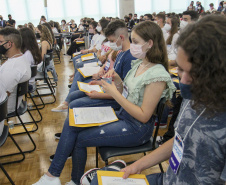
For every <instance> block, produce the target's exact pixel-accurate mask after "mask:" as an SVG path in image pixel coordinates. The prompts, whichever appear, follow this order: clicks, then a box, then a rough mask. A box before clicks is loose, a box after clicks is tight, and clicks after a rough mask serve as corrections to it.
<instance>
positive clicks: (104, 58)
mask: <svg viewBox="0 0 226 185" xmlns="http://www.w3.org/2000/svg"><path fill="white" fill-rule="evenodd" d="M106 59H107V57H106V55H102V56H99V60H100V61H101V62H102V63H104V62H105V61H106Z"/></svg>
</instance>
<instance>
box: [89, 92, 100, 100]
mask: <svg viewBox="0 0 226 185" xmlns="http://www.w3.org/2000/svg"><path fill="white" fill-rule="evenodd" d="M86 95H87V96H89V97H90V98H91V99H99V98H100V97H101V93H99V92H97V91H91V92H90V93H86Z"/></svg>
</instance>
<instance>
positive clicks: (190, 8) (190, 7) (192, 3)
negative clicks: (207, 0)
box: [187, 1, 195, 11]
mask: <svg viewBox="0 0 226 185" xmlns="http://www.w3.org/2000/svg"><path fill="white" fill-rule="evenodd" d="M189 10H193V11H195V6H194V1H191V4H190V5H189V6H188V8H187V11H189Z"/></svg>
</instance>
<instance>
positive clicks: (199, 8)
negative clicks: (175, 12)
mask: <svg viewBox="0 0 226 185" xmlns="http://www.w3.org/2000/svg"><path fill="white" fill-rule="evenodd" d="M197 12H198V14H201V13H203V12H204V10H203V6H202V5H201V4H199V5H198V11H197Z"/></svg>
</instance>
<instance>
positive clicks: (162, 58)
mask: <svg viewBox="0 0 226 185" xmlns="http://www.w3.org/2000/svg"><path fill="white" fill-rule="evenodd" d="M133 31H134V32H136V34H138V35H139V36H140V37H141V38H142V39H143V40H144V41H146V42H148V41H149V40H152V41H153V46H152V48H150V49H149V50H148V51H147V53H146V58H147V59H148V61H150V62H152V63H155V64H162V65H163V66H164V67H165V69H166V71H168V67H169V65H168V56H167V51H166V44H165V40H164V38H163V33H162V30H161V28H160V27H159V26H158V25H157V24H156V23H153V22H151V21H144V22H141V23H139V24H137V25H136V26H135V27H134V28H133Z"/></svg>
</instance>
